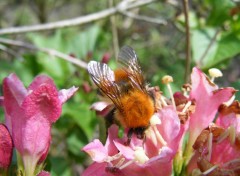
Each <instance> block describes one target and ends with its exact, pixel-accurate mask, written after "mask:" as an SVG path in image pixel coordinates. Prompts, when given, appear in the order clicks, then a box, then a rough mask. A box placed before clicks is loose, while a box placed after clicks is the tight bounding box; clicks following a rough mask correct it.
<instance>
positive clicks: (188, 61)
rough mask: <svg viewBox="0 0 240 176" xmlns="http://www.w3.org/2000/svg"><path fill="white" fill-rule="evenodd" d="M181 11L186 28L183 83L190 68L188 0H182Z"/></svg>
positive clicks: (186, 80) (186, 81)
mask: <svg viewBox="0 0 240 176" xmlns="http://www.w3.org/2000/svg"><path fill="white" fill-rule="evenodd" d="M182 2H183V12H184V17H185V30H186V65H185V76H184V77H185V83H188V82H189V75H190V69H191V42H190V27H189V18H188V10H189V6H188V0H182Z"/></svg>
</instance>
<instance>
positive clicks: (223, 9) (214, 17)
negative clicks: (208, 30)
mask: <svg viewBox="0 0 240 176" xmlns="http://www.w3.org/2000/svg"><path fill="white" fill-rule="evenodd" d="M207 2H208V3H209V4H210V8H211V9H209V13H210V14H209V15H208V18H207V24H208V25H212V26H219V25H223V23H224V22H225V21H226V20H230V19H231V16H230V9H231V8H232V7H234V5H235V4H234V3H233V1H228V0H207Z"/></svg>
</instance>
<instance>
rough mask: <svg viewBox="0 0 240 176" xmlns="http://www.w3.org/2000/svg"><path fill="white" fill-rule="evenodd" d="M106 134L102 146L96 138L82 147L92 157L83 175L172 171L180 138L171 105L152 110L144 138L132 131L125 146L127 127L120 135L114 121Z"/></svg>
mask: <svg viewBox="0 0 240 176" xmlns="http://www.w3.org/2000/svg"><path fill="white" fill-rule="evenodd" d="M108 134H109V135H108V139H107V142H106V144H105V146H103V145H102V143H101V142H100V141H99V140H97V139H96V140H94V141H93V142H91V143H90V144H88V145H87V146H85V147H84V148H83V151H85V152H87V153H88V154H89V155H90V156H91V158H92V159H93V161H95V162H94V163H93V164H92V165H91V166H89V167H88V168H87V169H86V170H85V172H84V174H83V175H131V176H141V175H160V176H161V175H164V176H167V175H171V173H172V160H173V157H174V156H175V154H176V152H177V150H178V145H179V142H180V139H181V138H182V133H181V128H180V120H179V118H178V115H177V113H176V111H175V110H174V108H173V107H171V106H166V107H164V108H163V109H162V110H161V111H159V112H158V113H156V114H154V116H153V117H152V119H151V126H150V127H149V129H147V130H146V141H145V142H143V140H140V139H138V138H137V137H136V136H135V135H134V136H133V137H132V140H131V143H130V145H128V146H126V145H125V142H126V141H127V130H126V131H125V133H124V135H125V136H124V137H123V138H122V139H120V138H118V129H117V127H116V125H113V126H111V127H110V128H109V131H108Z"/></svg>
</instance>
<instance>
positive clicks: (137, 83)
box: [117, 46, 146, 92]
mask: <svg viewBox="0 0 240 176" xmlns="http://www.w3.org/2000/svg"><path fill="white" fill-rule="evenodd" d="M117 60H118V62H119V63H121V64H122V65H123V66H124V68H125V69H126V71H127V72H128V74H129V79H130V80H131V83H132V84H133V85H132V86H134V87H138V88H139V89H140V90H142V91H144V92H146V88H145V81H144V78H143V74H142V70H141V67H140V66H139V63H138V59H137V55H136V53H135V51H134V50H133V49H132V48H131V47H130V46H123V47H122V48H121V50H120V52H119V54H118V59H117Z"/></svg>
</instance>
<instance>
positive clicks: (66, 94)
mask: <svg viewBox="0 0 240 176" xmlns="http://www.w3.org/2000/svg"><path fill="white" fill-rule="evenodd" d="M77 90H78V87H75V86H73V87H71V88H70V89H62V90H60V91H59V92H58V98H59V100H60V102H61V104H63V103H65V102H66V101H67V100H68V99H69V98H70V97H71V96H73V94H75V93H76V91H77Z"/></svg>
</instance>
